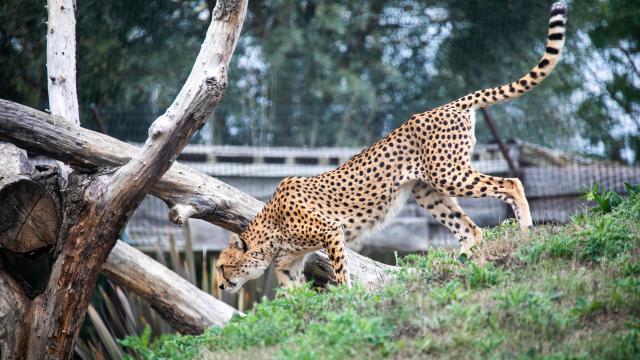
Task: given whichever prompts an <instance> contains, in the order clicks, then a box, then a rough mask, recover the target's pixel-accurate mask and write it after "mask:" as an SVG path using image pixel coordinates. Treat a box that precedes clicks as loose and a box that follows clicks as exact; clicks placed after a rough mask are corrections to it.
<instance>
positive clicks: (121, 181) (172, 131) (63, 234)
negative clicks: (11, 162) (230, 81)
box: [0, 1, 247, 359]
mask: <svg viewBox="0 0 640 360" xmlns="http://www.w3.org/2000/svg"><path fill="white" fill-rule="evenodd" d="M246 6H247V3H246V1H219V2H218V4H217V6H216V8H215V9H214V12H213V14H212V18H213V20H212V22H211V25H210V26H209V29H208V31H207V36H206V38H205V41H204V44H203V46H202V48H201V50H200V53H199V55H198V57H197V59H196V62H195V65H194V67H193V69H192V70H191V73H190V75H189V77H188V79H187V81H186V83H185V85H184V86H183V88H182V90H181V91H180V93H179V94H178V96H177V97H176V99H175V100H174V102H173V103H172V105H171V106H170V107H169V108H168V109H167V111H166V112H165V114H163V115H162V116H160V117H159V118H158V119H156V120H155V121H154V123H153V124H152V126H151V127H150V129H149V138H148V139H147V141H146V143H145V145H144V147H143V148H142V149H141V150H140V151H139V152H137V153H136V154H135V155H134V156H132V157H131V159H130V160H129V161H128V162H126V164H124V165H123V166H121V167H118V168H108V167H103V168H100V169H98V170H97V171H95V172H93V173H73V174H72V175H71V176H70V178H69V185H68V187H67V189H66V192H67V197H66V198H65V199H64V204H63V214H62V219H61V220H62V226H61V227H60V228H59V230H58V236H57V239H56V244H55V247H54V249H55V252H54V254H55V257H54V260H53V265H52V267H51V269H50V274H49V277H48V280H47V282H46V285H45V287H44V290H43V291H42V292H41V293H39V294H37V295H35V296H34V297H33V298H29V297H28V296H27V294H26V292H25V291H24V289H23V288H22V286H21V284H20V283H18V281H16V279H15V277H14V276H13V274H9V273H8V272H6V271H5V270H4V269H2V270H0V286H2V290H1V291H0V294H1V295H0V298H1V300H0V306H2V307H1V308H0V310H1V311H0V321H1V322H2V329H5V330H4V331H7V330H8V332H7V333H5V334H3V335H4V338H3V339H2V340H3V341H2V357H5V358H18V357H19V358H27V359H63V358H69V357H70V356H71V355H72V353H73V349H74V345H75V341H76V338H77V336H78V333H79V331H80V327H81V325H82V322H83V320H84V315H85V313H86V310H87V306H88V303H89V300H90V296H91V294H92V293H93V291H94V288H95V284H96V280H97V277H98V273H99V272H100V271H101V269H102V266H103V264H104V262H105V261H106V259H107V256H108V255H109V252H110V251H111V249H112V248H113V246H114V245H115V244H116V241H117V239H118V233H119V232H120V231H121V229H122V228H123V226H124V225H125V224H126V222H127V221H128V219H129V217H130V216H131V214H132V213H133V210H135V208H136V207H137V206H138V205H139V204H140V202H141V201H142V199H143V198H144V196H145V195H146V194H147V192H148V191H149V189H150V188H151V187H152V186H153V184H154V183H155V181H156V180H157V179H158V178H160V177H161V176H162V175H163V174H164V173H165V172H166V171H167V170H168V169H169V168H170V166H171V164H172V163H173V161H174V160H175V158H176V157H177V154H179V153H180V151H182V149H183V148H184V146H185V145H186V144H187V142H188V141H189V139H190V138H191V136H192V135H193V134H194V133H195V132H196V131H197V130H198V129H199V128H200V127H201V126H202V125H203V124H204V122H205V121H206V120H207V118H208V117H209V115H210V114H211V112H212V111H213V109H214V108H215V106H216V105H217V104H218V102H219V101H220V99H221V97H222V95H223V93H224V90H225V88H226V83H227V78H226V69H227V66H228V63H229V60H230V58H231V54H232V52H233V50H234V48H235V45H236V42H237V39H238V36H239V33H240V30H241V27H242V23H243V21H244V16H245V13H246ZM60 76H63V75H60ZM57 79H59V78H57ZM17 181H18V182H19V180H17ZM12 183H15V181H14V182H12ZM32 201H33V200H32ZM40 203H41V202H40V201H38V200H37V199H36V204H40ZM31 209H34V208H33V207H32V208H31ZM6 225H9V227H13V226H14V223H10V224H4V223H3V227H4V226H6ZM19 228H20V229H22V228H24V226H21V227H20V226H19ZM20 229H19V231H18V233H21V231H20ZM45 242H46V241H45ZM3 265H4V264H3ZM32 295H33V294H32ZM9 321H11V322H9ZM9 332H10V333H9Z"/></svg>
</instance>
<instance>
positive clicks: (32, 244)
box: [0, 179, 60, 253]
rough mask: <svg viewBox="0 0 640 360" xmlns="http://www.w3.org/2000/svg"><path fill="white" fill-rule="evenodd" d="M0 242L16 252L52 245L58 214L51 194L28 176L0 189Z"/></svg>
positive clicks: (55, 235) (55, 233)
mask: <svg viewBox="0 0 640 360" xmlns="http://www.w3.org/2000/svg"><path fill="white" fill-rule="evenodd" d="M0 204H2V207H0V224H1V225H0V246H2V247H3V248H6V249H9V250H11V251H14V252H18V253H26V252H32V251H36V250H39V249H42V248H44V247H47V246H52V245H54V244H55V243H56V240H57V238H58V231H59V228H60V218H59V215H58V210H57V207H56V204H55V202H54V200H53V197H52V196H51V194H49V193H48V192H47V190H46V189H45V188H44V187H43V186H42V185H40V184H38V183H37V182H35V181H32V180H30V179H19V180H17V181H15V182H13V183H10V184H7V185H5V186H4V187H3V188H2V189H0Z"/></svg>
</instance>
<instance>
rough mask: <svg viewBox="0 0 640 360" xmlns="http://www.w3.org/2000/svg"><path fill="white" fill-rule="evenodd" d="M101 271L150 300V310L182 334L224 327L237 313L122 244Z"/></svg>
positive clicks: (113, 251)
mask: <svg viewBox="0 0 640 360" xmlns="http://www.w3.org/2000/svg"><path fill="white" fill-rule="evenodd" d="M122 269H126V270H127V271H122ZM102 272H103V273H104V274H105V275H107V276H109V278H111V279H113V280H115V281H116V282H117V283H119V284H120V285H123V286H126V287H128V288H129V289H131V290H133V292H135V293H136V294H138V295H139V296H141V297H142V298H144V299H148V300H150V304H151V307H153V308H154V309H156V310H157V311H158V314H160V316H162V318H163V319H165V320H166V321H167V322H169V324H170V325H171V326H172V327H173V328H174V329H176V330H178V331H180V332H181V333H183V334H201V333H202V332H203V331H204V330H205V329H207V328H209V327H211V326H213V325H223V324H225V323H226V322H228V321H229V320H230V319H231V317H232V316H233V315H234V314H240V313H239V312H237V311H236V310H235V309H234V308H232V307H231V306H229V305H227V304H225V303H224V302H222V301H219V300H217V299H216V298H214V297H213V296H211V295H209V294H207V293H205V292H202V291H201V290H200V289H198V288H197V287H195V286H194V285H193V284H191V283H190V282H188V281H187V280H185V279H183V278H182V277H180V276H179V275H178V274H176V273H174V272H173V271H171V270H169V269H167V268H166V267H164V266H162V264H160V263H158V262H157V261H155V260H153V259H151V258H149V257H148V256H146V255H144V254H143V253H142V252H140V251H138V250H136V249H134V248H133V247H131V246H129V245H127V244H125V243H123V242H122V241H119V242H118V243H117V244H116V246H115V247H114V248H113V250H112V251H111V254H110V255H109V261H107V262H106V263H105V264H104V266H103V268H102Z"/></svg>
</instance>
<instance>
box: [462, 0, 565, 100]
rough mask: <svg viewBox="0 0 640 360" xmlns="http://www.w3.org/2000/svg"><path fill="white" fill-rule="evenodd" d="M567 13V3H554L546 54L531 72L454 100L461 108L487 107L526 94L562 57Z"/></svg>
mask: <svg viewBox="0 0 640 360" xmlns="http://www.w3.org/2000/svg"><path fill="white" fill-rule="evenodd" d="M566 13H567V7H566V6H565V5H564V4H563V3H561V2H557V3H554V4H553V5H551V18H550V19H549V35H548V40H547V46H546V48H545V54H544V55H543V56H542V59H540V62H539V63H538V64H537V65H536V66H535V67H534V68H533V69H531V71H530V72H529V73H528V74H526V75H524V76H523V77H521V78H520V79H518V80H516V81H514V82H512V83H510V84H507V85H502V86H498V87H495V88H490V89H484V90H477V91H474V92H472V93H470V94H468V95H465V96H463V97H461V98H459V99H458V100H456V101H454V102H453V103H452V104H453V105H454V106H456V107H459V108H461V109H478V108H483V107H487V106H490V105H493V104H497V103H499V102H502V101H506V100H509V99H514V98H517V97H520V96H521V95H522V94H524V93H527V92H529V91H530V90H531V89H533V88H534V87H536V85H538V84H539V83H540V82H541V81H542V80H544V79H545V78H546V77H547V76H548V75H549V74H550V73H551V71H553V69H554V68H555V67H556V64H557V63H558V60H560V53H561V52H562V47H563V46H564V34H565V22H566V19H567V17H566Z"/></svg>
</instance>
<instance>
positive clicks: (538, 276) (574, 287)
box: [124, 189, 640, 359]
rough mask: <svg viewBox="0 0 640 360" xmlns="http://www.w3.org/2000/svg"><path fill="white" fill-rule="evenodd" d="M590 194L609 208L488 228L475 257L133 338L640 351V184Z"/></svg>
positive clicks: (303, 345)
mask: <svg viewBox="0 0 640 360" xmlns="http://www.w3.org/2000/svg"><path fill="white" fill-rule="evenodd" d="M632 192H634V191H632ZM591 196H592V197H594V198H595V199H596V200H598V201H599V204H600V207H599V211H598V212H594V211H591V212H589V213H585V214H583V215H580V216H577V217H576V218H574V219H573V220H572V221H571V223H570V224H568V225H564V226H541V227H537V228H536V229H534V230H532V231H531V232H530V233H528V234H525V233H521V232H519V231H518V230H517V226H516V224H514V223H513V222H507V223H505V224H503V225H501V226H499V227H497V228H494V229H489V230H485V238H486V239H485V241H484V243H483V244H482V246H481V247H480V249H479V250H478V255H477V256H476V257H475V258H474V259H473V260H472V261H466V262H464V263H462V262H461V261H460V260H459V259H458V258H457V257H456V255H455V254H454V253H452V252H447V251H432V252H429V253H428V254H425V255H421V256H409V257H406V258H403V259H399V262H400V265H401V266H402V270H400V271H399V272H398V273H397V280H396V281H394V282H392V283H390V284H388V285H387V286H385V287H384V288H382V289H381V290H379V291H377V292H370V291H366V290H364V289H362V288H360V287H358V286H354V287H353V288H351V289H346V288H344V287H335V288H332V289H331V290H329V291H328V292H326V293H317V292H315V291H313V290H311V289H309V288H301V289H294V290H289V291H286V292H282V293H280V296H279V297H278V298H277V299H275V300H273V301H263V302H262V303H260V304H258V305H256V307H255V308H254V309H253V310H252V311H251V312H250V313H248V314H247V316H246V317H244V318H236V319H235V320H233V321H232V322H231V323H230V324H228V325H227V326H225V327H224V328H213V329H211V330H209V331H208V332H207V333H205V334H204V335H202V336H197V337H193V336H167V337H163V338H161V339H159V340H157V341H155V342H154V343H152V344H149V341H148V334H146V336H145V335H143V336H141V337H136V338H129V339H127V340H125V341H124V343H125V344H126V345H128V346H129V347H130V348H132V349H135V350H136V351H137V353H138V354H139V356H140V357H141V358H147V359H160V358H163V359H166V358H185V359H188V358H206V359H247V358H250V359H256V358H264V359H267V358H287V359H289V358H291V359H316V358H323V359H325V358H326V359H342V358H344V357H355V358H383V357H389V358H401V359H406V358H425V357H437V358H550V359H565V358H571V359H580V358H584V359H596V358H607V359H633V358H635V359H638V358H640V260H639V258H640V192H639V191H637V189H636V191H635V194H633V195H631V196H630V197H629V198H628V199H626V200H621V199H619V198H618V197H616V196H615V195H614V196H611V193H608V195H598V194H597V193H595V192H593V193H592V194H591ZM410 269H415V270H410Z"/></svg>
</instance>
